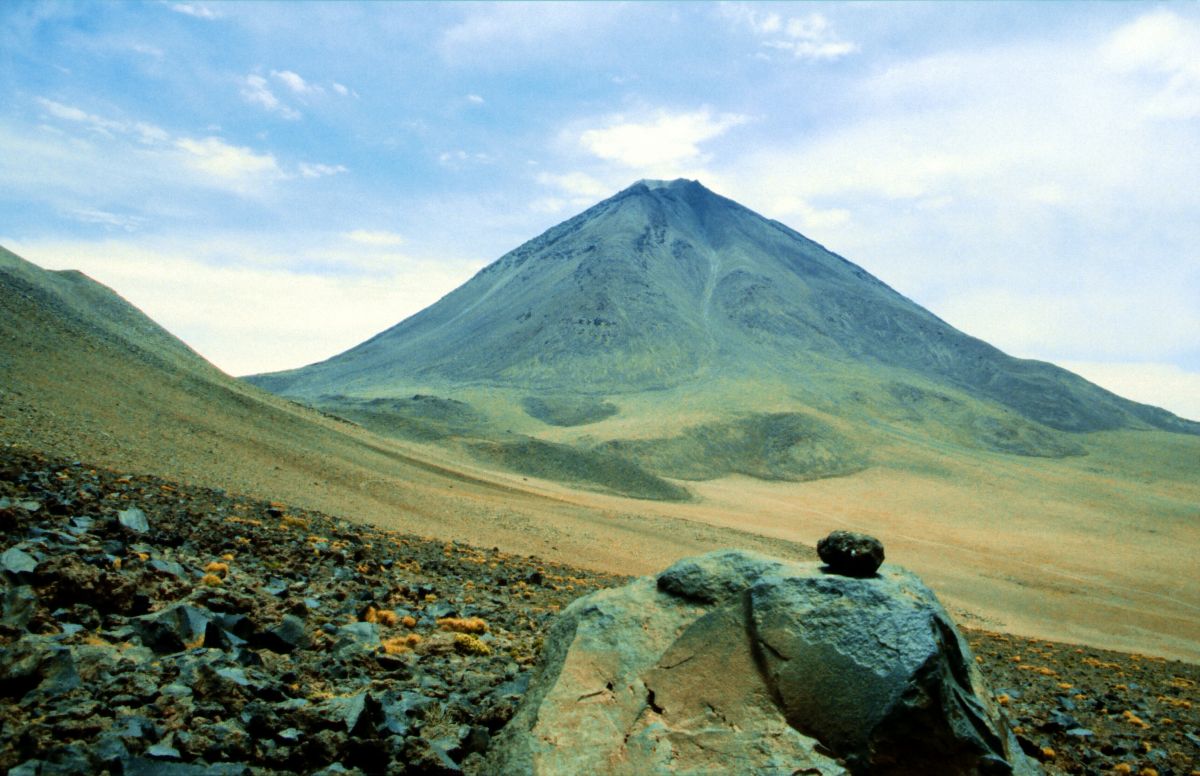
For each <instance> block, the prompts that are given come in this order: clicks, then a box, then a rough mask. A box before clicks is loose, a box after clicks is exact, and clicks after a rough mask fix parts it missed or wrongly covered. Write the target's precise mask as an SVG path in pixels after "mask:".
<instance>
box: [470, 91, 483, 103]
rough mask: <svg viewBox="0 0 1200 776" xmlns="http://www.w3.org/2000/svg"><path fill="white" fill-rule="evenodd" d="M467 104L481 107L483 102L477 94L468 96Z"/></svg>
mask: <svg viewBox="0 0 1200 776" xmlns="http://www.w3.org/2000/svg"><path fill="white" fill-rule="evenodd" d="M467 102H470V103H473V104H475V105H483V102H484V100H483V98H482V97H480V96H479V95H478V94H468V95H467Z"/></svg>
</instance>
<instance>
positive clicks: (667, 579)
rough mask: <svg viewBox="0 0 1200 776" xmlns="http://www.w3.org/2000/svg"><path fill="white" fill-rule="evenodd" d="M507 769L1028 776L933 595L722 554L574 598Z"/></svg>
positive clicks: (517, 726) (505, 760) (514, 727)
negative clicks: (1023, 775)
mask: <svg viewBox="0 0 1200 776" xmlns="http://www.w3.org/2000/svg"><path fill="white" fill-rule="evenodd" d="M489 771H493V772H497V773H505V774H520V773H526V774H528V773H536V774H667V773H671V774H688V773H692V774H702V773H756V774H789V775H790V774H794V773H812V774H844V773H853V774H858V773H871V774H910V773H911V774H918V773H920V774H927V773H946V774H950V773H961V774H1009V773H1016V774H1027V773H1029V774H1032V773H1037V772H1038V768H1037V766H1036V765H1035V764H1034V763H1033V762H1032V761H1030V760H1029V759H1028V758H1026V757H1025V756H1024V755H1023V754H1022V753H1021V750H1020V748H1019V746H1018V745H1017V743H1016V740H1015V738H1014V737H1013V735H1012V733H1011V732H1010V731H1009V729H1008V727H1007V725H1006V724H1005V722H1004V719H1003V717H1002V715H1001V713H1000V711H999V709H998V708H997V707H996V706H995V705H994V703H993V702H992V700H991V696H990V693H989V692H988V691H987V689H986V688H985V687H984V685H983V682H982V679H981V677H980V675H979V672H978V670H977V669H976V667H975V663H974V659H973V658H972V656H971V653H970V650H969V648H968V647H967V645H966V643H965V642H964V641H963V640H962V638H961V637H960V636H959V634H958V632H957V630H956V629H955V627H954V624H953V623H952V622H951V620H950V617H949V616H948V615H947V614H946V612H945V610H944V609H943V608H942V607H941V605H940V604H939V603H938V601H937V598H936V597H935V596H934V594H933V593H932V592H931V591H930V590H929V589H928V588H927V587H925V585H923V584H922V583H921V581H920V580H919V579H918V578H917V577H916V576H915V575H913V574H912V573H910V572H908V571H905V570H903V569H900V568H897V567H895V566H890V565H885V566H883V567H881V568H880V570H879V573H878V574H877V575H876V576H874V577H871V578H853V577H845V576H838V575H833V574H829V573H827V572H826V571H823V570H822V568H821V567H820V565H819V564H815V563H814V564H801V563H791V562H787V561H783V560H778V559H774V558H768V557H765V556H762V555H757V554H754V553H749V552H740V551H732V550H729V551H721V552H715V553H710V554H708V555H703V556H700V557H697V558H689V559H686V560H682V561H679V562H678V563H676V564H675V565H673V566H671V567H670V568H669V569H667V570H666V571H664V572H663V573H662V574H660V575H658V577H644V578H641V579H637V580H635V581H633V582H631V583H630V584H628V585H626V586H625V587H622V588H615V589H611V590H603V591H600V592H597V593H593V594H592V595H589V596H586V597H584V598H581V599H579V600H578V601H576V602H575V603H573V604H571V606H569V607H567V609H565V610H564V611H563V612H562V615H561V616H560V618H559V620H558V622H557V623H556V624H555V626H554V628H553V629H552V630H551V632H550V634H549V635H548V637H547V640H546V644H545V649H544V652H543V657H542V665H541V667H540V670H539V672H538V674H537V676H535V678H534V679H533V681H532V682H531V684H530V687H529V691H528V693H527V695H526V696H525V699H524V700H523V702H522V705H521V707H520V709H519V710H518V712H517V714H516V715H515V716H514V718H513V719H512V721H511V722H510V723H509V724H508V726H507V727H505V729H504V730H503V731H501V733H500V734H499V736H498V737H497V739H496V741H495V742H494V744H493V746H492V749H491V753H490V755H489Z"/></svg>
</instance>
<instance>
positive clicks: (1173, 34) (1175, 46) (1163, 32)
mask: <svg viewBox="0 0 1200 776" xmlns="http://www.w3.org/2000/svg"><path fill="white" fill-rule="evenodd" d="M1102 53H1103V55H1104V60H1105V62H1106V63H1107V64H1108V65H1109V66H1110V67H1113V68H1115V69H1116V70H1118V71H1121V72H1132V73H1144V74H1149V75H1156V76H1159V77H1160V78H1165V83H1161V85H1160V86H1159V88H1158V90H1157V91H1156V92H1155V93H1154V94H1153V96H1152V97H1151V98H1150V99H1149V100H1147V101H1146V102H1145V103H1144V104H1143V106H1142V108H1143V110H1144V111H1145V112H1146V114H1147V115H1149V116H1154V117H1159V118H1175V119H1187V118H1195V117H1196V116H1200V24H1197V23H1196V22H1193V21H1191V20H1188V19H1184V18H1182V17H1180V16H1179V15H1177V14H1175V13H1173V12H1171V11H1169V10H1166V9H1159V10H1156V11H1152V12H1150V13H1148V14H1146V15H1144V16H1142V17H1140V18H1138V19H1137V20H1136V21H1134V22H1132V23H1130V24H1128V25H1125V26H1124V27H1122V28H1120V29H1118V30H1117V31H1116V32H1115V33H1114V34H1113V35H1112V37H1111V38H1110V39H1109V41H1108V44H1107V45H1106V46H1105V47H1104V48H1103V50H1102Z"/></svg>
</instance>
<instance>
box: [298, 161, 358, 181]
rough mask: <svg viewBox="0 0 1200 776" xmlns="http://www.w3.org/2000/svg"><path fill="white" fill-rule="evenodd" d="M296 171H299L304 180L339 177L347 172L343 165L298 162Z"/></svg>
mask: <svg viewBox="0 0 1200 776" xmlns="http://www.w3.org/2000/svg"><path fill="white" fill-rule="evenodd" d="M297 169H299V170H300V175H301V176H303V177H305V178H324V177H325V176H327V175H339V174H341V173H343V172H349V170H348V169H347V168H346V166H345V165H341V164H314V163H310V162H300V164H299V165H298V166H297Z"/></svg>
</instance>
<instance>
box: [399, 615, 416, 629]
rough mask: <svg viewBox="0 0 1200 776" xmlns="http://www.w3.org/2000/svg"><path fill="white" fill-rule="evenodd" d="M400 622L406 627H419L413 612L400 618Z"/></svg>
mask: <svg viewBox="0 0 1200 776" xmlns="http://www.w3.org/2000/svg"><path fill="white" fill-rule="evenodd" d="M400 622H401V623H402V624H403V625H404V627H405V628H415V627H417V618H416V617H413V616H412V615H411V614H407V615H405V616H404V617H403V618H402V619H401V620H400Z"/></svg>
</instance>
